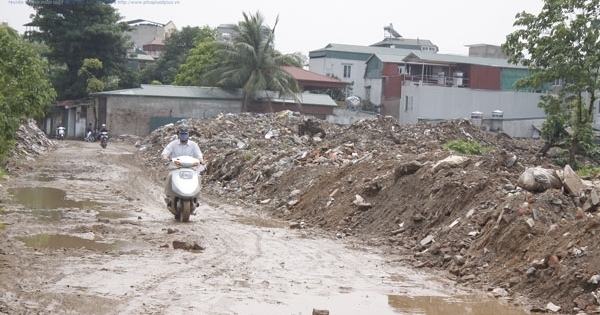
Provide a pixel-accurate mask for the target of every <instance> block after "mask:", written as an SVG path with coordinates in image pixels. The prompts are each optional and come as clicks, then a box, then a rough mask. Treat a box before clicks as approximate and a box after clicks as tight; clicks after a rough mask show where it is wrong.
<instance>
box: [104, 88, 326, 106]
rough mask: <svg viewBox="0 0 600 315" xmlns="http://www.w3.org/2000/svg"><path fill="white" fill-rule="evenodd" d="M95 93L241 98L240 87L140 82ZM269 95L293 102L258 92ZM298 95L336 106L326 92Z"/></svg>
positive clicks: (310, 102)
mask: <svg viewBox="0 0 600 315" xmlns="http://www.w3.org/2000/svg"><path fill="white" fill-rule="evenodd" d="M95 94H96V95H117V96H156V97H174V98H198V99H229V100H231V99H233V100H241V99H242V90H241V89H223V88H218V87H199V86H175V85H153V84H142V85H141V87H140V88H136V89H126V90H115V91H105V92H99V93H95ZM267 95H269V96H270V97H271V101H272V102H284V101H285V102H286V103H294V102H295V101H294V100H293V98H291V97H290V98H281V97H279V94H278V93H276V92H272V91H269V92H268V93H267V92H266V91H263V92H262V93H259V98H260V97H263V98H264V97H266V96H267ZM298 97H299V98H300V101H301V102H302V104H303V105H317V106H337V104H336V102H335V101H334V100H333V99H332V98H331V97H330V96H329V95H327V94H313V93H302V94H299V95H298Z"/></svg>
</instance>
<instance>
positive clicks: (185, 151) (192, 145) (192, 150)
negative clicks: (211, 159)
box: [160, 139, 203, 161]
mask: <svg viewBox="0 0 600 315" xmlns="http://www.w3.org/2000/svg"><path fill="white" fill-rule="evenodd" d="M160 155H162V156H165V155H166V156H168V157H169V158H170V159H172V158H176V157H179V156H182V155H187V156H191V157H195V158H197V159H199V160H200V161H202V160H203V158H202V151H200V147H199V146H198V144H197V143H196V142H194V141H192V140H189V139H188V141H187V143H186V144H182V143H181V141H180V140H179V139H175V140H173V141H171V142H170V143H169V144H167V146H166V147H165V148H164V149H163V151H162V153H161V154H160Z"/></svg>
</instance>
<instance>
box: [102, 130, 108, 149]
mask: <svg viewBox="0 0 600 315" xmlns="http://www.w3.org/2000/svg"><path fill="white" fill-rule="evenodd" d="M107 145H108V131H102V132H100V146H102V149H106V146H107Z"/></svg>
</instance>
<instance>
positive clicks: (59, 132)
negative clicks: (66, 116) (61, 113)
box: [56, 126, 65, 140]
mask: <svg viewBox="0 0 600 315" xmlns="http://www.w3.org/2000/svg"><path fill="white" fill-rule="evenodd" d="M56 139H58V140H65V127H63V126H60V127H57V128H56Z"/></svg>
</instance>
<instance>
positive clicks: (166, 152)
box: [161, 124, 205, 206]
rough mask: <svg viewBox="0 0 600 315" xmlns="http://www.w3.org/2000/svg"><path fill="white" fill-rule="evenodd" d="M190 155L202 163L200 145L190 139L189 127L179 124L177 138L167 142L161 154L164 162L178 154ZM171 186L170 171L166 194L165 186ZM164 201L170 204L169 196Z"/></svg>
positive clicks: (166, 192)
mask: <svg viewBox="0 0 600 315" xmlns="http://www.w3.org/2000/svg"><path fill="white" fill-rule="evenodd" d="M184 155H187V156H191V157H194V158H197V159H198V160H200V163H201V164H205V163H204V158H203V157H202V151H200V147H199V146H198V144H197V143H196V142H195V141H193V140H190V127H189V126H188V125H186V124H181V125H179V126H178V127H177V139H175V140H173V141H171V142H169V144H167V145H166V146H165V148H164V149H163V151H162V153H161V156H162V159H163V160H164V161H165V162H169V161H171V159H173V158H176V157H179V156H184ZM170 186H171V173H169V175H168V176H167V185H166V186H165V194H167V195H168V189H167V187H170ZM165 202H166V203H167V206H170V203H171V201H170V200H169V198H165Z"/></svg>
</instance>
